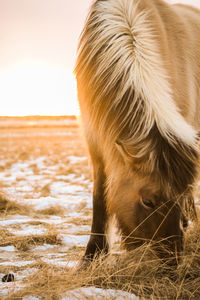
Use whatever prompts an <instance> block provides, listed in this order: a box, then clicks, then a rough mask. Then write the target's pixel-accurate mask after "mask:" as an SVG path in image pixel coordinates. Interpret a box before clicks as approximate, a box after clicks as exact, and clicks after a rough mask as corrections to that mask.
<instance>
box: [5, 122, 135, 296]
mask: <svg viewBox="0 0 200 300" xmlns="http://www.w3.org/2000/svg"><path fill="white" fill-rule="evenodd" d="M0 140H1V148H0V190H1V192H2V197H3V198H4V194H5V195H7V198H8V199H11V200H13V201H14V203H15V204H16V205H20V207H21V208H20V209H18V207H17V208H16V209H13V210H12V207H11V209H7V211H4V210H2V211H1V214H0V230H1V233H2V235H3V237H2V238H1V239H0V277H1V278H2V277H3V276H4V275H5V274H8V273H13V274H14V276H15V281H14V282H13V283H3V282H1V281H0V297H1V296H5V295H9V293H11V292H13V291H17V290H19V289H23V288H24V285H25V283H24V281H23V279H24V278H26V277H27V276H28V275H30V274H34V273H35V272H36V271H37V270H38V265H41V264H45V263H46V264H49V265H52V266H58V267H69V268H71V267H73V266H75V265H76V264H77V261H78V260H79V258H80V257H81V255H82V254H83V251H84V247H85V246H86V244H87V241H88V238H89V232H90V225H91V212H92V211H91V209H92V207H91V190H92V183H91V179H90V168H89V163H88V158H87V155H86V152H85V150H84V146H83V141H82V140H81V138H80V134H79V128H78V124H77V121H76V120H75V119H66V118H65V119H56V118H55V119H53V118H51V119H41V120H40V119H39V118H36V119H29V118H28V119H14V118H11V119H5V118H4V119H1V120H0ZM4 236H5V237H4ZM82 292H83V293H86V294H87V293H88V294H89V295H90V294H92V293H96V295H97V296H96V299H104V298H105V293H107V294H106V295H107V296H106V297H108V298H109V296H108V293H114V292H113V291H107V292H105V291H104V293H103V292H102V291H99V290H94V288H90V289H87V290H83V291H82ZM112 296H113V295H112ZM33 299H39V298H37V297H35V298H34V295H33V297H24V300H33ZM65 299H80V298H79V297H78V292H77V291H76V290H75V291H72V292H70V293H69V294H66V295H64V296H63V300H65ZM116 299H135V298H134V296H133V295H130V294H128V295H127V294H123V293H120V292H119V291H118V292H116Z"/></svg>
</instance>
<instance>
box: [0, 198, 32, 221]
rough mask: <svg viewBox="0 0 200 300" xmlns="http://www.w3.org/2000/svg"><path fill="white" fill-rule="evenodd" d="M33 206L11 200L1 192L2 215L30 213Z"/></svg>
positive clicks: (0, 206)
mask: <svg viewBox="0 0 200 300" xmlns="http://www.w3.org/2000/svg"><path fill="white" fill-rule="evenodd" d="M31 210H32V209H31V206H30V205H28V206H26V205H22V204H19V203H17V202H16V201H14V200H10V199H9V197H8V196H6V195H5V194H4V193H0V216H2V215H4V216H5V215H16V214H21V215H29V214H30V212H31Z"/></svg>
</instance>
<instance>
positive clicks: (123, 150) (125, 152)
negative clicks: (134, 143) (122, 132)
mask: <svg viewBox="0 0 200 300" xmlns="http://www.w3.org/2000/svg"><path fill="white" fill-rule="evenodd" d="M115 145H116V148H117V150H118V152H119V153H120V154H121V156H122V158H123V160H124V162H125V163H128V162H131V161H132V160H133V157H134V154H133V149H132V147H131V146H127V145H124V144H122V143H121V142H119V141H117V142H116V143H115Z"/></svg>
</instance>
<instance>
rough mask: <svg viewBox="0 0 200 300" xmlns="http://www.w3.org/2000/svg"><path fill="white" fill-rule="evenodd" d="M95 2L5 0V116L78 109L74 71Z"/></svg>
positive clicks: (1, 15) (1, 9) (1, 8)
mask: <svg viewBox="0 0 200 300" xmlns="http://www.w3.org/2000/svg"><path fill="white" fill-rule="evenodd" d="M169 2H181V3H190V4H194V5H198V6H199V7H200V0H179V1H178V0H177V1H176V0H169ZM91 3H92V0H0V45H1V46H0V101H1V106H0V107H1V108H0V115H29V114H41V115H45V114H46V115H48V114H50V115H52V114H55V115H58V114H74V113H77V112H78V108H77V103H76V85H75V81H74V78H73V75H72V71H73V68H74V64H75V57H76V49H77V44H78V38H79V35H80V33H81V30H82V27H83V24H84V20H85V18H86V16H87V12H88V9H89V6H90V5H91Z"/></svg>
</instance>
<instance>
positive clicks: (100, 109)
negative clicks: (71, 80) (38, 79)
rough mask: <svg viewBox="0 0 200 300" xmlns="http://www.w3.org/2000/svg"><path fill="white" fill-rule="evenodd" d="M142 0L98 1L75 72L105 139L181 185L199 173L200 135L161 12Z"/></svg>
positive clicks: (169, 180) (84, 37) (87, 27)
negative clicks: (181, 98) (171, 67)
mask: <svg viewBox="0 0 200 300" xmlns="http://www.w3.org/2000/svg"><path fill="white" fill-rule="evenodd" d="M141 2H142V1H137V0H135V1H130V0H107V1H105V0H104V1H103V0H99V1H95V2H94V4H93V6H92V8H91V13H90V15H89V17H88V20H87V22H86V25H85V28H84V30H83V33H82V36H81V40H80V45H79V55H78V60H77V65H76V69H75V71H76V75H77V78H78V81H79V82H80V85H81V90H82V93H83V94H84V98H85V99H86V100H85V104H84V105H86V106H87V107H88V110H89V115H90V121H91V124H92V126H93V128H96V131H98V132H100V135H102V136H103V139H104V138H105V142H106V140H107V141H109V142H110V144H115V143H116V145H117V146H120V147H122V149H123V151H124V152H125V153H126V154H127V156H130V157H133V158H134V161H135V162H136V163H137V161H139V162H140V165H141V168H140V171H141V170H142V168H143V167H144V165H145V164H148V165H149V167H148V172H151V173H154V174H156V173H157V174H158V176H160V174H162V176H160V177H161V178H162V179H163V180H164V182H166V181H167V182H168V183H169V182H171V183H172V186H173V187H174V188H175V189H176V191H177V190H178V191H179V192H182V191H183V189H184V188H185V186H187V185H188V184H190V183H193V178H194V177H195V174H196V161H197V151H196V143H197V134H196V131H195V129H194V128H193V127H192V126H191V125H190V124H189V123H188V122H187V121H186V120H185V119H184V117H183V116H182V114H181V113H180V111H179V108H178V106H177V105H176V104H175V101H174V94H173V92H172V87H171V83H170V76H169V74H168V71H167V70H168V69H167V64H166V62H165V55H164V53H162V45H161V44H162V43H164V44H166V45H167V41H166V39H165V34H166V32H165V30H164V29H163V25H162V22H161V20H160V19H159V18H160V16H158V15H157V13H156V11H155V8H154V9H153V8H152V6H151V1H149V0H148V1H144V2H145V9H143V7H142V4H141ZM152 2H155V1H152ZM157 2H160V5H163V6H165V5H166V6H167V4H166V3H164V2H163V1H160V0H159V1H157ZM166 47H170V45H168V46H166ZM168 50H169V51H170V48H169V49H168ZM150 153H151V155H150ZM142 160H143V161H142ZM141 162H142V163H141ZM138 164H139V163H138ZM143 169H144V168H143ZM138 171H139V169H138ZM164 184H165V183H163V185H164Z"/></svg>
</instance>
